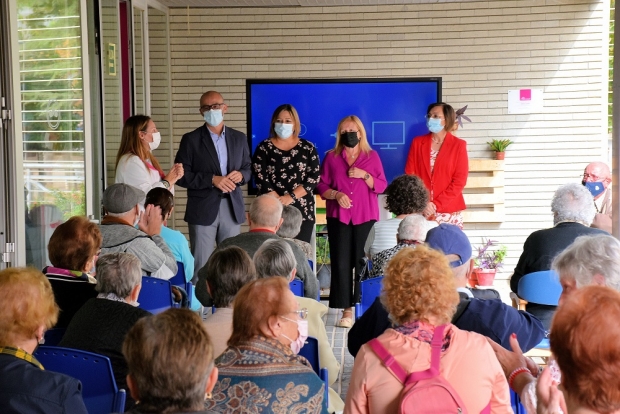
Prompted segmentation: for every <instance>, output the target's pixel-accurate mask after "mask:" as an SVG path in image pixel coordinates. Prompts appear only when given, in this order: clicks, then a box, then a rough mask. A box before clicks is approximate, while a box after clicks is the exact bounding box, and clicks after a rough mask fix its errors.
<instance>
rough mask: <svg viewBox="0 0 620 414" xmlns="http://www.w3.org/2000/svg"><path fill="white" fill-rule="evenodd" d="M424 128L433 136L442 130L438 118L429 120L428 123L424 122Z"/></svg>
mask: <svg viewBox="0 0 620 414" xmlns="http://www.w3.org/2000/svg"><path fill="white" fill-rule="evenodd" d="M426 126H427V127H428V130H429V131H431V132H434V133H435V134H436V133H438V132H439V131H441V130H442V129H443V125H441V119H439V118H429V119H428V121H426Z"/></svg>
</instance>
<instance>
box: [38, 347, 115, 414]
mask: <svg viewBox="0 0 620 414" xmlns="http://www.w3.org/2000/svg"><path fill="white" fill-rule="evenodd" d="M34 356H35V357H36V358H37V360H38V361H39V362H41V364H42V365H43V367H44V368H45V369H46V370H48V371H53V372H60V373H62V374H66V375H69V376H70V377H73V378H76V379H78V380H80V381H81V382H82V398H83V399H84V405H86V409H87V410H88V412H89V413H90V414H99V413H101V414H104V413H105V414H108V413H110V412H113V413H122V412H124V411H125V398H126V394H125V390H122V389H121V390H119V389H118V387H117V386H116V381H115V380H114V374H113V372H112V364H111V363H110V359H109V358H108V357H106V356H103V355H98V354H94V353H92V352H86V351H80V350H77V349H70V348H61V347H57V346H47V345H41V346H39V347H38V348H37V350H36V351H35V353H34Z"/></svg>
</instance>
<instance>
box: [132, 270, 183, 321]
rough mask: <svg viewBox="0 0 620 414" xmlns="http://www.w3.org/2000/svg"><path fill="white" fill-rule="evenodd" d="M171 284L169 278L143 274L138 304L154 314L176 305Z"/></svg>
mask: <svg viewBox="0 0 620 414" xmlns="http://www.w3.org/2000/svg"><path fill="white" fill-rule="evenodd" d="M170 286H171V284H170V281H169V280H164V279H157V278H154V277H150V276H142V289H141V290H140V295H138V303H139V305H138V306H139V307H140V308H141V309H144V310H147V311H149V312H151V313H153V314H155V313H161V312H163V311H165V310H166V309H169V308H172V307H174V303H173V302H172V293H171V292H170Z"/></svg>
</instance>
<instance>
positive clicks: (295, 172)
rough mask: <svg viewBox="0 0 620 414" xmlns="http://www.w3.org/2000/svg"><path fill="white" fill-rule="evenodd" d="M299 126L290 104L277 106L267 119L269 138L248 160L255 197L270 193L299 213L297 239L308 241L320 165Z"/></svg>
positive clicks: (312, 147) (314, 149) (313, 149)
mask: <svg viewBox="0 0 620 414" xmlns="http://www.w3.org/2000/svg"><path fill="white" fill-rule="evenodd" d="M300 127H301V123H300V122H299V115H297V111H296V110H295V108H294V107H293V106H292V105H289V104H284V105H280V106H278V107H277V108H276V110H275V111H274V112H273V116H272V117H271V129H270V131H269V135H270V138H268V139H266V140H264V141H263V142H261V143H260V144H258V146H257V147H256V150H255V151H254V157H253V158H252V169H253V170H254V181H255V182H256V187H257V188H258V195H262V194H271V195H273V196H274V197H277V198H278V199H279V200H280V201H281V202H282V204H284V205H292V206H294V207H296V208H297V209H299V211H301V215H302V217H303V222H302V224H301V231H300V232H299V234H298V235H297V237H296V238H297V239H299V240H303V241H305V242H308V243H309V242H310V238H311V237H312V230H313V229H314V223H315V216H314V195H313V191H314V187H316V185H317V183H318V182H319V170H320V162H319V155H318V154H317V151H316V148H315V147H314V144H312V143H311V142H309V141H306V140H305V139H301V138H299V136H298V135H299V130H300Z"/></svg>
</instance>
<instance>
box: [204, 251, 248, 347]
mask: <svg viewBox="0 0 620 414" xmlns="http://www.w3.org/2000/svg"><path fill="white" fill-rule="evenodd" d="M255 279H256V271H255V270H254V263H253V262H252V259H251V258H250V256H248V254H247V253H246V252H245V250H243V249H242V248H240V247H237V246H230V247H226V248H224V249H219V250H216V251H215V252H213V254H212V255H211V256H209V260H207V263H206V264H205V265H204V266H203V267H202V269H200V270H199V271H198V285H202V287H201V291H202V290H203V289H204V288H206V290H207V291H208V292H209V294H210V295H211V296H210V297H212V298H213V306H215V307H216V311H215V313H214V314H212V315H211V316H209V317H208V318H207V319H206V320H205V322H204V324H205V326H206V327H207V331H208V332H209V336H210V337H211V342H212V343H213V357H214V358H217V357H219V356H220V355H221V354H222V353H223V352H224V351H225V350H226V347H228V340H229V339H230V336H231V335H232V321H233V310H232V306H233V300H234V299H235V296H237V292H239V289H241V288H242V287H243V286H245V285H246V284H248V283H249V282H251V281H252V280H255Z"/></svg>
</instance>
